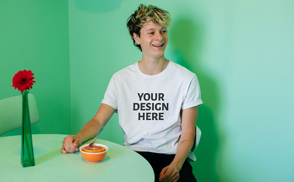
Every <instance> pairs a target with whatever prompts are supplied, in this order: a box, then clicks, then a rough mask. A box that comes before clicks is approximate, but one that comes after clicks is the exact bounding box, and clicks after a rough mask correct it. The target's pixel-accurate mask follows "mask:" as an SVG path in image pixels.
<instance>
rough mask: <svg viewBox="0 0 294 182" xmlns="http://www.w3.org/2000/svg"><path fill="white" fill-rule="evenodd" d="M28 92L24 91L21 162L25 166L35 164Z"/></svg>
mask: <svg viewBox="0 0 294 182" xmlns="http://www.w3.org/2000/svg"><path fill="white" fill-rule="evenodd" d="M28 94H29V92H28V91H25V92H23V93H22V133H21V164H22V166H23V167H29V166H34V165H35V158H34V149H33V141H32V132H31V119H30V110H29V100H28Z"/></svg>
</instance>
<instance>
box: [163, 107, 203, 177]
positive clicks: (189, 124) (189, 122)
mask: <svg viewBox="0 0 294 182" xmlns="http://www.w3.org/2000/svg"><path fill="white" fill-rule="evenodd" d="M197 115H198V106H195V107H192V108H188V109H184V110H182V114H181V121H182V135H181V138H180V141H179V144H178V148H177V152H176V156H175V158H174V160H173V161H172V163H171V164H170V165H169V166H167V167H165V168H163V169H162V171H161V173H160V178H159V180H161V181H177V180H178V179H179V177H180V176H179V172H180V170H181V169H182V166H183V164H184V162H185V160H186V158H187V157H188V155H189V153H190V151H191V148H192V146H193V143H194V139H195V135H196V133H195V126H196V120H197Z"/></svg>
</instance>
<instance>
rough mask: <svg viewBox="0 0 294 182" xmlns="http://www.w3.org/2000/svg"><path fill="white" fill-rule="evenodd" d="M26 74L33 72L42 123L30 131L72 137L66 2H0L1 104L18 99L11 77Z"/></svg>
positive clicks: (31, 91) (15, 0)
mask: <svg viewBox="0 0 294 182" xmlns="http://www.w3.org/2000/svg"><path fill="white" fill-rule="evenodd" d="M24 69H29V70H32V72H33V73H34V74H35V81H36V83H35V84H34V85H33V89H32V90H30V93H32V94H34V95H35V97H36V100H37V104H38V109H39V115H40V121H39V123H37V124H35V125H33V126H32V132H33V133H70V132H71V128H70V123H71V120H70V117H71V115H70V85H69V84H70V83H69V76H70V69H69V33H68V2H67V1H58V0H50V1H39V0H27V1H19V0H9V1H4V0H2V1H0V76H1V78H0V85H1V90H0V99H4V98H7V97H11V96H16V95H20V92H19V91H17V90H14V88H13V87H12V77H13V76H14V74H15V73H16V72H17V71H19V70H24ZM20 133H21V130H20V129H17V130H14V131H12V132H10V133H8V134H7V135H14V134H20Z"/></svg>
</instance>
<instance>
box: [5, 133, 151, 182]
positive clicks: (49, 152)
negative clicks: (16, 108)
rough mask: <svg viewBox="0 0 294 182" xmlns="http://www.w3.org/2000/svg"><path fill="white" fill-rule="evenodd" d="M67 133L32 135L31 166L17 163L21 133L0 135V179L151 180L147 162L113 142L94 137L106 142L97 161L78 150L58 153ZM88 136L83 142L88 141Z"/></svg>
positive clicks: (33, 181)
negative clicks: (69, 152) (32, 163)
mask: <svg viewBox="0 0 294 182" xmlns="http://www.w3.org/2000/svg"><path fill="white" fill-rule="evenodd" d="M66 136H67V135H56V134H37V135H33V146H34V154H35V163H36V164H35V166H32V167H25V168H23V167H22V165H21V161H20V157H21V155H20V154H21V136H20V135H18V136H7V137H0V146H1V149H0V176H1V181H9V182H13V181H17V182H19V181H21V182H23V181H30V182H35V181H36V182H40V181H42V182H46V181H50V182H52V181H63V182H64V181H71V182H72V181H104V182H112V181H114V182H154V173H153V169H152V168H151V166H150V164H149V163H148V162H147V161H146V160H145V159H144V158H143V157H141V156H140V155H139V154H137V153H136V152H134V151H132V150H131V149H128V148H127V147H124V146H121V145H118V144H115V143H113V142H109V141H105V140H101V139H97V140H96V142H95V143H100V144H104V145H106V146H108V152H107V155H106V157H105V158H104V159H103V160H102V161H100V162H98V163H89V162H87V161H85V160H84V159H83V158H82V156H81V154H80V152H76V153H73V154H62V153H61V152H60V148H61V146H62V141H63V138H64V137H66ZM91 142H92V140H89V141H88V142H87V143H91Z"/></svg>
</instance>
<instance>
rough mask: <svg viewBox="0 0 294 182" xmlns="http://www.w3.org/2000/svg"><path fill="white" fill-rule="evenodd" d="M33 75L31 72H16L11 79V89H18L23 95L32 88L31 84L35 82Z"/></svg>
mask: <svg viewBox="0 0 294 182" xmlns="http://www.w3.org/2000/svg"><path fill="white" fill-rule="evenodd" d="M33 76H34V73H32V71H31V70H28V71H27V70H23V71H19V72H17V73H16V74H15V75H14V77H13V79H12V87H14V88H15V89H18V90H19V91H21V93H23V92H24V91H25V90H29V89H31V88H32V85H33V83H34V82H35V81H34V79H35V77H33Z"/></svg>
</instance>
